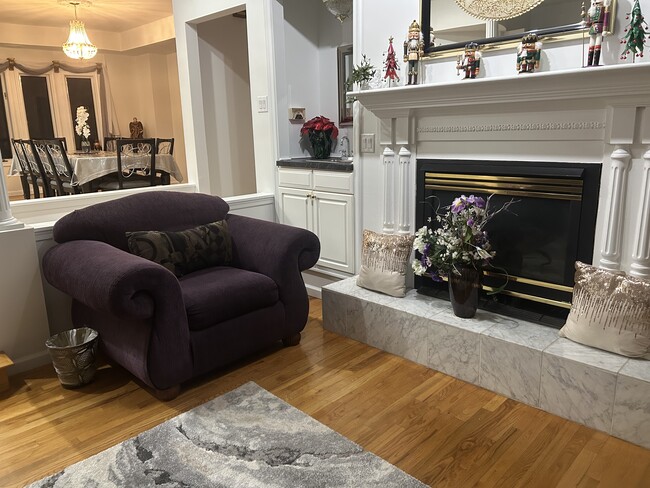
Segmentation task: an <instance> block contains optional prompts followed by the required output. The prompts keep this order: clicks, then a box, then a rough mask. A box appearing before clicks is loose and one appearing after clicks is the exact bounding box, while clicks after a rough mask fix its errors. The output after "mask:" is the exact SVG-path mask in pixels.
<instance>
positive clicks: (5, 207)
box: [0, 155, 24, 232]
mask: <svg viewBox="0 0 650 488" xmlns="http://www.w3.org/2000/svg"><path fill="white" fill-rule="evenodd" d="M0 173H2V174H0V232H1V231H3V230H11V229H19V228H22V227H24V225H23V223H22V222H20V221H19V220H16V218H15V217H14V216H13V215H12V213H11V206H10V205H9V193H8V192H7V182H6V181H5V172H4V168H3V167H2V155H0Z"/></svg>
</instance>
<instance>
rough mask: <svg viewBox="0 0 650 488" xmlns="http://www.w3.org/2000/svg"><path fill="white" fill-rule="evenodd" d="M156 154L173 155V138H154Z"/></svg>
mask: <svg viewBox="0 0 650 488" xmlns="http://www.w3.org/2000/svg"><path fill="white" fill-rule="evenodd" d="M156 154H174V138H173V137H172V138H170V139H163V138H156Z"/></svg>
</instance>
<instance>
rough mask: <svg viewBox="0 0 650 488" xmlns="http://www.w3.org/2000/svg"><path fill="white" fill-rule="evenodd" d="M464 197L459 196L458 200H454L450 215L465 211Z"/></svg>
mask: <svg viewBox="0 0 650 488" xmlns="http://www.w3.org/2000/svg"><path fill="white" fill-rule="evenodd" d="M465 201H466V197H465V195H461V196H460V198H456V199H455V200H454V201H453V202H452V204H451V213H455V214H457V213H459V212H462V211H463V210H465Z"/></svg>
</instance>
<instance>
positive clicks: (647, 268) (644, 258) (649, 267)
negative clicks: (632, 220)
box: [630, 150, 650, 278]
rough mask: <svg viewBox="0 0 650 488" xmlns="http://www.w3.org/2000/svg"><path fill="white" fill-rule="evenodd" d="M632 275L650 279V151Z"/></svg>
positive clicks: (649, 151)
mask: <svg viewBox="0 0 650 488" xmlns="http://www.w3.org/2000/svg"><path fill="white" fill-rule="evenodd" d="M630 274H631V275H633V276H638V277H639V278H650V150H648V151H646V153H645V154H644V155H643V183H642V185H641V205H640V206H639V217H638V219H637V223H636V235H635V236H634V250H633V252H632V266H631V269H630Z"/></svg>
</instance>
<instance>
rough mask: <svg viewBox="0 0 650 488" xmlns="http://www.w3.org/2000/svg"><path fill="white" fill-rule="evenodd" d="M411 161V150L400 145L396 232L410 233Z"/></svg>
mask: <svg viewBox="0 0 650 488" xmlns="http://www.w3.org/2000/svg"><path fill="white" fill-rule="evenodd" d="M410 163H411V151H409V150H408V149H407V148H405V147H402V148H400V150H399V189H398V192H397V198H398V211H399V216H398V221H397V233H398V234H410V233H411V220H410V219H409V208H410V205H411V193H410V186H409V165H410Z"/></svg>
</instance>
